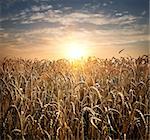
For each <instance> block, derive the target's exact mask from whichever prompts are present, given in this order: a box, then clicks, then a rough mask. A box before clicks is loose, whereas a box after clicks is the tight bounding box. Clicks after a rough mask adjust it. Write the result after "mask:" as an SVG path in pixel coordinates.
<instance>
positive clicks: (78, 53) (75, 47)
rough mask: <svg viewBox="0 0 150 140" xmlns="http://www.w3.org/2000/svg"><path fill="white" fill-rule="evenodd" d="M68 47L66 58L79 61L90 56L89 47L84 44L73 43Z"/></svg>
mask: <svg viewBox="0 0 150 140" xmlns="http://www.w3.org/2000/svg"><path fill="white" fill-rule="evenodd" d="M66 47H67V48H66V56H67V57H69V58H71V59H78V58H81V57H86V56H87V55H88V49H87V45H86V44H84V43H81V42H71V43H69V44H67V45H66Z"/></svg>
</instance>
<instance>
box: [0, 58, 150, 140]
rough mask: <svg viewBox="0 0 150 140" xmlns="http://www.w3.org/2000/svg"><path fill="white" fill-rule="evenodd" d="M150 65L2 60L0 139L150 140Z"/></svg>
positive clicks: (111, 61)
mask: <svg viewBox="0 0 150 140" xmlns="http://www.w3.org/2000/svg"><path fill="white" fill-rule="evenodd" d="M148 62H149V56H147V55H144V56H142V57H139V58H137V59H134V58H131V57H127V58H125V57H121V58H112V59H99V58H95V57H89V58H88V59H85V60H83V59H80V60H74V61H69V60H66V59H60V60H54V61H50V60H36V59H35V60H28V59H21V58H13V59H11V58H4V59H2V60H0V139H2V140H114V139H115V140H116V139H118V140H148V139H150V100H149V99H150V88H149V86H150V75H149V69H148V68H149V63H148Z"/></svg>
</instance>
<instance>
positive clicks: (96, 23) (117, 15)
mask: <svg viewBox="0 0 150 140" xmlns="http://www.w3.org/2000/svg"><path fill="white" fill-rule="evenodd" d="M148 33H149V0H0V57H5V56H8V57H14V56H15V57H22V58H44V59H45V58H51V59H59V58H64V57H66V56H65V52H66V46H67V45H68V44H69V43H70V44H71V43H76V42H78V44H83V45H82V46H84V47H85V48H86V49H87V50H88V52H89V53H88V55H90V56H96V57H99V58H107V57H113V56H116V57H117V56H120V55H122V56H133V57H138V56H140V55H143V54H148V52H149V48H148V47H149V40H150V37H149V35H148ZM76 44H77V43H76ZM121 49H124V51H123V52H122V53H121V54H119V53H118V52H119V51H120V50H121Z"/></svg>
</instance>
